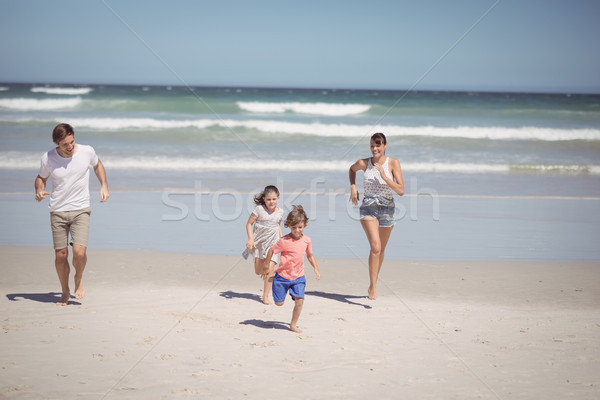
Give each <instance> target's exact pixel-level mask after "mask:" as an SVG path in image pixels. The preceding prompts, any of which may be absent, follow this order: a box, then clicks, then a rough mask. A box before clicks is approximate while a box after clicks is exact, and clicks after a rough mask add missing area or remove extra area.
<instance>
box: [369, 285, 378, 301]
mask: <svg viewBox="0 0 600 400" xmlns="http://www.w3.org/2000/svg"><path fill="white" fill-rule="evenodd" d="M367 291H368V293H369V300H377V292H376V291H375V289H371V286H369V289H368V290H367Z"/></svg>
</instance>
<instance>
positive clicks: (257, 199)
mask: <svg viewBox="0 0 600 400" xmlns="http://www.w3.org/2000/svg"><path fill="white" fill-rule="evenodd" d="M270 193H275V194H276V195H277V197H279V189H277V187H276V186H273V185H269V186H266V187H265V188H264V189H263V191H262V192H260V193H259V194H257V195H256V196H254V204H256V205H257V206H264V205H265V196H267V195H268V194H270Z"/></svg>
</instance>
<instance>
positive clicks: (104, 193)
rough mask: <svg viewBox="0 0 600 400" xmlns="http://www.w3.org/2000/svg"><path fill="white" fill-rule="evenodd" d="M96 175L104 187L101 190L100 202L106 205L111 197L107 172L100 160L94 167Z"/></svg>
mask: <svg viewBox="0 0 600 400" xmlns="http://www.w3.org/2000/svg"><path fill="white" fill-rule="evenodd" d="M94 173H95V174H96V176H97V177H98V180H99V181H100V185H102V187H101V188H100V202H102V203H104V202H105V201H106V200H108V198H109V197H110V193H109V192H108V182H107V181H106V170H105V169H104V165H103V164H102V161H100V159H98V163H97V164H96V166H95V167H94Z"/></svg>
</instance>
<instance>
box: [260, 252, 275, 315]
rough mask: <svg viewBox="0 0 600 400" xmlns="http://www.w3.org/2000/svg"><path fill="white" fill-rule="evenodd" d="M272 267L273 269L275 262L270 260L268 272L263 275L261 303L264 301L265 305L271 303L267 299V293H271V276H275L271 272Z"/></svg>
mask: <svg viewBox="0 0 600 400" xmlns="http://www.w3.org/2000/svg"><path fill="white" fill-rule="evenodd" d="M274 269H275V262H274V261H271V268H270V269H269V273H268V274H267V275H265V277H264V279H265V284H264V287H263V297H262V301H263V303H265V304H267V305H269V304H271V301H270V300H269V293H271V290H272V289H273V276H275V274H274V273H273V270H274Z"/></svg>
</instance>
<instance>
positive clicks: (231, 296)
mask: <svg viewBox="0 0 600 400" xmlns="http://www.w3.org/2000/svg"><path fill="white" fill-rule="evenodd" d="M219 296H221V297H225V298H226V299H246V300H254V301H258V302H259V303H260V304H263V302H262V298H261V297H260V296H259V295H257V294H253V293H238V292H233V291H231V290H228V291H226V292H221V294H219Z"/></svg>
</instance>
